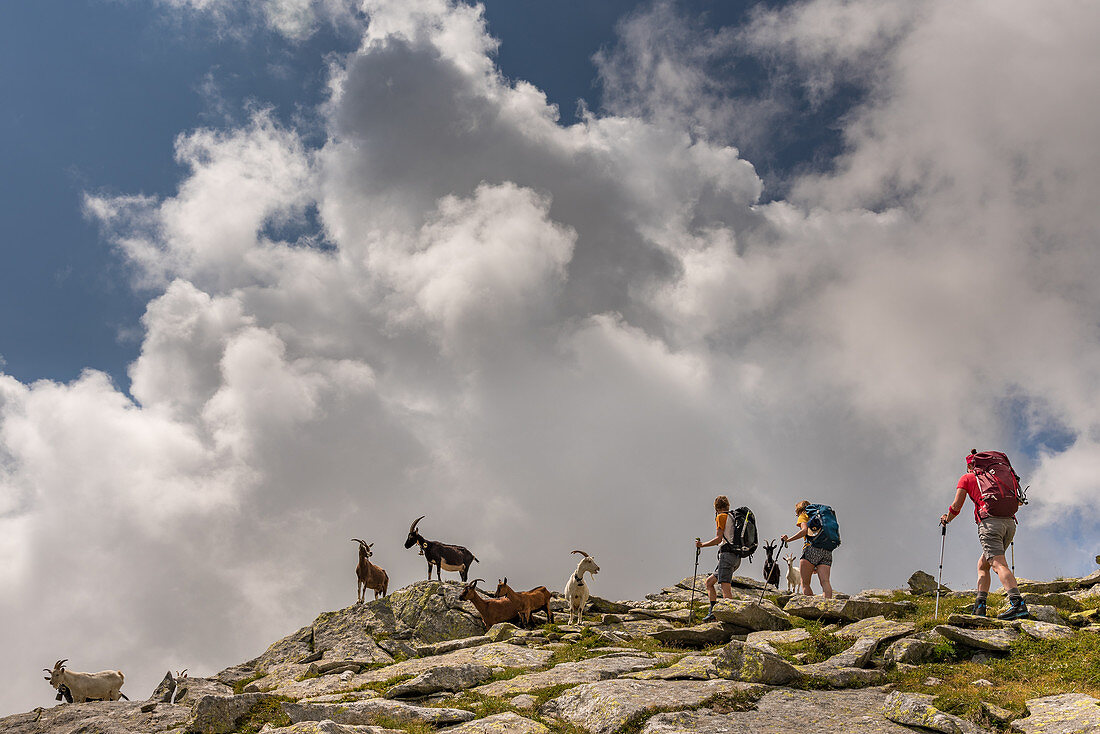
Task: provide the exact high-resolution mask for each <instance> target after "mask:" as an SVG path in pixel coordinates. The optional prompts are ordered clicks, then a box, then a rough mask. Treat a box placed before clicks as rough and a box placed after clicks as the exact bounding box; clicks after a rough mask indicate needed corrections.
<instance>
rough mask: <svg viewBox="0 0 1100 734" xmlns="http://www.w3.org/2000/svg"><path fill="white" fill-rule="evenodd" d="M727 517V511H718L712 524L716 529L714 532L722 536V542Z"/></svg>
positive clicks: (724, 538)
mask: <svg viewBox="0 0 1100 734" xmlns="http://www.w3.org/2000/svg"><path fill="white" fill-rule="evenodd" d="M727 517H729V513H728V512H719V513H718V514H717V515H715V516H714V525H715V531H716V533H715V534H716V535H720V536H721V537H722V540H723V542H725V541H726V518H727Z"/></svg>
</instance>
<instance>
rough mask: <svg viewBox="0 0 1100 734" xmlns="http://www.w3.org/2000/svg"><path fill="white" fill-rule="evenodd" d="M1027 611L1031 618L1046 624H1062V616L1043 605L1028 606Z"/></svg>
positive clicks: (1053, 609)
mask: <svg viewBox="0 0 1100 734" xmlns="http://www.w3.org/2000/svg"><path fill="white" fill-rule="evenodd" d="M1027 611H1028V612H1029V614H1030V615H1031V618H1032V619H1034V620H1036V621H1039V622H1046V623H1048V624H1062V615H1061V614H1059V613H1058V610H1057V609H1055V608H1054V607H1051V606H1047V605H1045V604H1028V605H1027Z"/></svg>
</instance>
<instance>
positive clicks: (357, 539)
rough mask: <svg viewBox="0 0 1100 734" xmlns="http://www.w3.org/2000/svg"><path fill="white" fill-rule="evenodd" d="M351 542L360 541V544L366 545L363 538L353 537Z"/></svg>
mask: <svg viewBox="0 0 1100 734" xmlns="http://www.w3.org/2000/svg"><path fill="white" fill-rule="evenodd" d="M351 542H352V543H358V544H359V545H366V543H365V542H364V541H362V540H359V538H352V539H351Z"/></svg>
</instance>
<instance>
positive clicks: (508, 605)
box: [458, 579, 520, 632]
mask: <svg viewBox="0 0 1100 734" xmlns="http://www.w3.org/2000/svg"><path fill="white" fill-rule="evenodd" d="M484 580H485V579H474V580H473V581H471V582H470V583H468V584H466V587H465V588H464V589H462V593H461V594H460V595H459V597H458V598H459V599H461V600H462V601H468V602H470V603H471V604H473V605H474V608H475V609H477V613H478V614H480V615H481V621H482V623H483V624H484V625H485V631H486V632H488V631H489V630H490V629H492V627H493V625H494V624H499V623H500V622H513V623H515V622H519V621H520V619H519V614H518V612H519V607H518V605H517V604H516V603H515V602H514V601H512V600H511V599H486V598H485V597H483V596H482V595H481V594H479V593H478V590H477V582H478V581H484Z"/></svg>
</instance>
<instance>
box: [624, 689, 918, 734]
mask: <svg viewBox="0 0 1100 734" xmlns="http://www.w3.org/2000/svg"><path fill="white" fill-rule="evenodd" d="M885 700H886V693H885V692H884V691H882V690H881V689H878V688H866V689H862V690H858V691H796V690H790V689H785V688H784V689H778V690H774V691H770V692H768V693H766V694H765V695H764V697H763V698H761V699H760V700H759V701H758V702H757V704H756V708H755V710H752V711H737V712H732V713H716V712H714V711H710V710H708V709H706V708H702V709H698V710H696V711H681V712H677V713H666V714H657V715H656V716H654V717H652V718H651V719H650V720H649V721H648V722H647V723H646V725H645V727H644V728H643V729H642V733H643V734H764V733H765V732H766V733H768V734H771V732H792V733H793V732H808V731H812V732H814V734H913V730H912V729H910V728H909V727H906V726H902V725H900V724H895V723H894V722H892V721H890V720H889V719H887V718H886V717H885V716H883V715H882V706H883V703H884V702H885Z"/></svg>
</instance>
